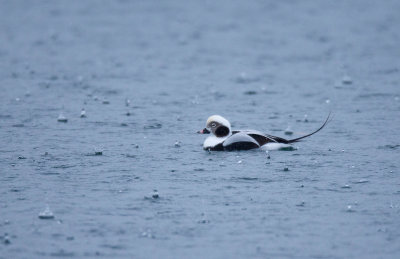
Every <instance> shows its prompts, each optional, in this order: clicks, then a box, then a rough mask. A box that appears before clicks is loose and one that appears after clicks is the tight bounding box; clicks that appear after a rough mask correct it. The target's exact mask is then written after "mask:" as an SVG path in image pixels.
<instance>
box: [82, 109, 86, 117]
mask: <svg viewBox="0 0 400 259" xmlns="http://www.w3.org/2000/svg"><path fill="white" fill-rule="evenodd" d="M81 118H86V111H85V109H84V108H82V110H81Z"/></svg>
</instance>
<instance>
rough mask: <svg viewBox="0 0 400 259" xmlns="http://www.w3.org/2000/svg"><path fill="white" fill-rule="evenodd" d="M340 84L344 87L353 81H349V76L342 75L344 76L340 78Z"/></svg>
mask: <svg viewBox="0 0 400 259" xmlns="http://www.w3.org/2000/svg"><path fill="white" fill-rule="evenodd" d="M342 83H343V84H344V85H350V84H352V83H353V80H352V79H351V77H350V76H349V75H344V76H343V77H342Z"/></svg>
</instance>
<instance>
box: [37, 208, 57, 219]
mask: <svg viewBox="0 0 400 259" xmlns="http://www.w3.org/2000/svg"><path fill="white" fill-rule="evenodd" d="M39 219H54V214H53V212H52V211H51V210H50V208H49V206H48V205H47V206H46V209H44V211H42V212H40V213H39Z"/></svg>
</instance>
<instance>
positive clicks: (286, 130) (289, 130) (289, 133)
mask: <svg viewBox="0 0 400 259" xmlns="http://www.w3.org/2000/svg"><path fill="white" fill-rule="evenodd" d="M285 135H293V130H292V129H291V128H290V127H289V126H288V127H287V128H286V129H285Z"/></svg>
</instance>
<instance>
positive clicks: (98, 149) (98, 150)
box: [94, 147, 103, 156]
mask: <svg viewBox="0 0 400 259" xmlns="http://www.w3.org/2000/svg"><path fill="white" fill-rule="evenodd" d="M94 155H95V156H101V155H103V149H102V148H101V147H95V148H94Z"/></svg>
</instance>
